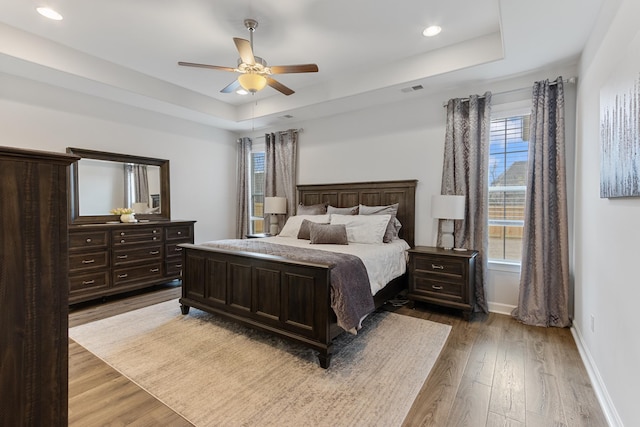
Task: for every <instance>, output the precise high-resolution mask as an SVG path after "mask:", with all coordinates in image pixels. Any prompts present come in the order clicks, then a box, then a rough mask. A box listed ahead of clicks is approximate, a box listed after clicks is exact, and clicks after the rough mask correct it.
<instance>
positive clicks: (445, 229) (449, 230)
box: [440, 219, 455, 251]
mask: <svg viewBox="0 0 640 427" xmlns="http://www.w3.org/2000/svg"><path fill="white" fill-rule="evenodd" d="M440 230H441V231H442V238H441V243H442V249H445V250H448V251H449V250H451V249H453V247H454V246H455V243H454V238H453V221H451V220H450V219H444V220H442V226H441V228H440Z"/></svg>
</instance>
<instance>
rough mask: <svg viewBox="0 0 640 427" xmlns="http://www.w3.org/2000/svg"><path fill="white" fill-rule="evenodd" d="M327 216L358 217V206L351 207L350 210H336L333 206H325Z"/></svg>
mask: <svg viewBox="0 0 640 427" xmlns="http://www.w3.org/2000/svg"><path fill="white" fill-rule="evenodd" d="M327 213H328V214H338V215H358V206H352V207H350V208H336V207H335V206H331V205H329V206H327Z"/></svg>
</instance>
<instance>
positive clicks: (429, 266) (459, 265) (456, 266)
mask: <svg viewBox="0 0 640 427" xmlns="http://www.w3.org/2000/svg"><path fill="white" fill-rule="evenodd" d="M414 263H415V270H416V271H428V272H431V273H438V274H447V275H453V276H458V277H462V275H463V274H464V269H465V262H463V261H459V260H456V259H446V258H439V257H433V256H421V255H416V256H415V258H414Z"/></svg>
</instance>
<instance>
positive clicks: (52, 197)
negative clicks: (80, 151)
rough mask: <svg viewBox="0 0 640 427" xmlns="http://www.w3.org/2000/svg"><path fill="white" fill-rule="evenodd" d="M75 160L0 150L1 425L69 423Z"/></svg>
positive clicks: (71, 157)
mask: <svg viewBox="0 0 640 427" xmlns="http://www.w3.org/2000/svg"><path fill="white" fill-rule="evenodd" d="M77 159H78V158H77V157H76V156H72V155H68V154H61V153H48V152H38V151H31V150H23V149H17V148H10V147H0V425H1V426H45V425H46V426H66V425H67V420H68V352H69V344H68V331H67V329H68V311H69V310H68V304H67V301H68V295H69V289H68V256H67V250H68V249H67V247H68V244H67V239H68V237H67V236H68V233H67V222H68V214H67V212H68V206H67V173H68V166H69V164H71V163H72V162H74V161H76V160H77Z"/></svg>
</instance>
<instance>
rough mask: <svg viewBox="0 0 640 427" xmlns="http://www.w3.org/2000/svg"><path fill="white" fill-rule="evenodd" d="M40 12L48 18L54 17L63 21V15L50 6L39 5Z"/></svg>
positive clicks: (55, 19)
mask: <svg viewBox="0 0 640 427" xmlns="http://www.w3.org/2000/svg"><path fill="white" fill-rule="evenodd" d="M36 10H37V11H38V13H39V14H40V15H42V16H44V17H46V18H49V19H53V20H54V21H62V15H60V14H59V13H58V12H56V11H55V10H53V9H50V8H48V7H37V8H36Z"/></svg>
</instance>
